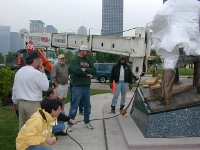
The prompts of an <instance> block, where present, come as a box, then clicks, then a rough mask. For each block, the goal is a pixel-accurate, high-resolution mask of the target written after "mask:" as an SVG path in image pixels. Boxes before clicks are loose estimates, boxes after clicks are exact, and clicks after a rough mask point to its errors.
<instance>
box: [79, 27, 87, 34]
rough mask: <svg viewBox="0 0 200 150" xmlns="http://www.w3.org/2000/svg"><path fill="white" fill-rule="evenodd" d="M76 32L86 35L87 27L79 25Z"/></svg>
mask: <svg viewBox="0 0 200 150" xmlns="http://www.w3.org/2000/svg"><path fill="white" fill-rule="evenodd" d="M78 34H83V35H87V29H86V27H84V26H80V27H79V28H78Z"/></svg>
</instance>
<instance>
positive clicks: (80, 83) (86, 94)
mask: <svg viewBox="0 0 200 150" xmlns="http://www.w3.org/2000/svg"><path fill="white" fill-rule="evenodd" d="M89 51H90V50H89V49H88V47H87V46H86V45H82V46H81V47H80V49H79V52H78V55H76V56H74V57H73V58H72V59H71V62H70V68H71V70H72V73H71V76H70V77H71V84H72V99H71V102H70V110H69V115H68V116H69V118H71V119H75V117H76V113H77V109H78V106H79V103H80V101H81V102H82V104H83V107H84V123H85V127H86V128H88V129H93V126H92V125H91V124H90V112H91V104H90V85H91V78H92V75H93V74H95V73H96V68H95V67H94V65H93V63H92V62H91V61H90V60H89V59H88V58H87V56H88V55H89ZM68 126H69V127H68V131H69V132H72V130H73V129H72V124H71V123H70V122H69V123H68Z"/></svg>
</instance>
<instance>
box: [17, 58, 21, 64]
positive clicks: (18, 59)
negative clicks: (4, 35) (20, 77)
mask: <svg viewBox="0 0 200 150" xmlns="http://www.w3.org/2000/svg"><path fill="white" fill-rule="evenodd" d="M21 64H22V59H21V57H20V56H18V57H17V65H21Z"/></svg>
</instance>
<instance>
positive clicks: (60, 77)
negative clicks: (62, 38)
mask: <svg viewBox="0 0 200 150" xmlns="http://www.w3.org/2000/svg"><path fill="white" fill-rule="evenodd" d="M52 79H53V83H54V84H55V88H56V89H57V91H58V97H59V100H60V101H61V102H62V110H64V106H65V98H67V91H68V66H67V65H66V63H65V56H64V55H63V54H60V55H58V63H57V64H55V65H54V66H53V69H52Z"/></svg>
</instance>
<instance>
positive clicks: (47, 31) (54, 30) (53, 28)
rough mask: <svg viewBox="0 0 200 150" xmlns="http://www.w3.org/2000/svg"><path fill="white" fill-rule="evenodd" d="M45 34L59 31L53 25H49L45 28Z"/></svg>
mask: <svg viewBox="0 0 200 150" xmlns="http://www.w3.org/2000/svg"><path fill="white" fill-rule="evenodd" d="M45 32H46V33H57V32H58V30H57V29H56V28H55V27H54V26H52V25H47V26H46V27H45Z"/></svg>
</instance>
